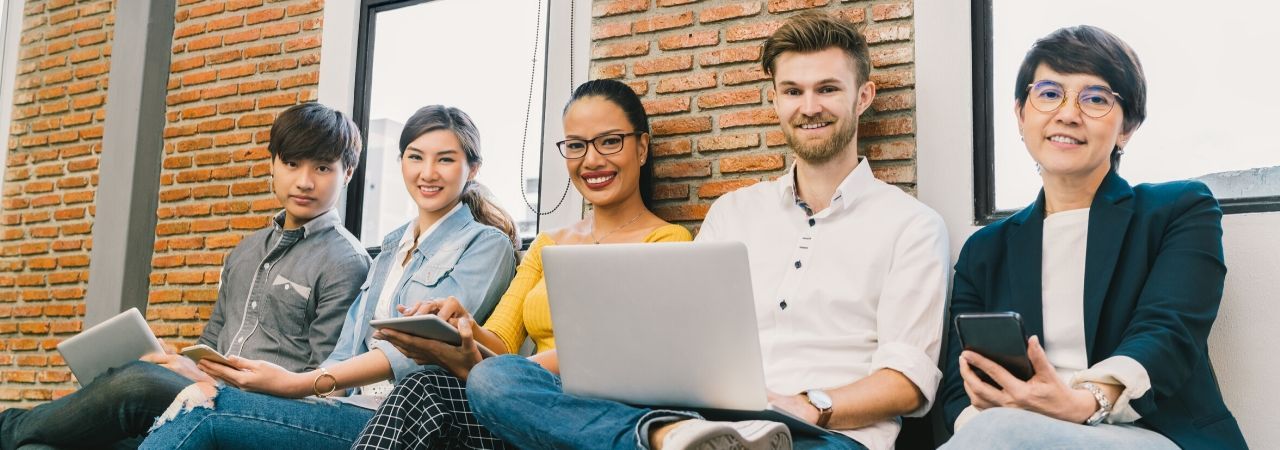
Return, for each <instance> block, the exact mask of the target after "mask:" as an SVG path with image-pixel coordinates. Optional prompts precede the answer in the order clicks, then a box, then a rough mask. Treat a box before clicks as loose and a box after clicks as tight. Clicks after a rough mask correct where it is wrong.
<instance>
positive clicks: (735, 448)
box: [662, 419, 791, 450]
mask: <svg viewBox="0 0 1280 450" xmlns="http://www.w3.org/2000/svg"><path fill="white" fill-rule="evenodd" d="M662 448H663V449H664V450H686V449H690V450H791V431H790V430H787V426H786V425H783V424H781V423H778V422H770V421H767V420H744V421H741V422H711V421H706V420H701V419H691V420H688V421H686V422H685V423H683V424H681V425H680V426H677V427H675V428H674V429H672V430H671V431H670V432H669V433H667V436H666V437H665V438H664V439H663V440H662Z"/></svg>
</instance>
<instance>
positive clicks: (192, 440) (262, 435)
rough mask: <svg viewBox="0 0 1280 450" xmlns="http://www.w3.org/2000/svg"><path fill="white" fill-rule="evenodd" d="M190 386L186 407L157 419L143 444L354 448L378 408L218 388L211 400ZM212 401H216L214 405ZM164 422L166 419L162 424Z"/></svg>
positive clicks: (147, 446)
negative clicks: (353, 444) (172, 415)
mask: <svg viewBox="0 0 1280 450" xmlns="http://www.w3.org/2000/svg"><path fill="white" fill-rule="evenodd" d="M199 387H200V386H191V387H190V388H189V390H188V391H187V392H184V393H183V395H182V396H181V397H187V398H186V399H185V401H186V402H187V404H186V405H184V407H182V408H181V409H180V410H178V408H177V407H178V406H179V403H178V402H174V407H175V408H174V410H175V411H170V412H166V416H168V415H169V414H170V413H171V412H176V415H175V416H174V417H172V418H169V417H166V418H164V420H163V421H157V422H156V423H157V425H158V427H157V428H155V429H153V430H151V434H150V435H148V436H147V440H145V441H143V442H142V447H140V448H143V449H166V450H167V449H213V448H273V449H305V450H327V449H343V450H346V449H349V448H351V444H352V443H354V442H355V440H356V437H358V436H360V430H362V429H364V424H365V422H368V421H369V418H370V417H373V411H372V410H368V409H364V408H360V407H357V406H352V405H349V404H346V403H341V402H338V401H334V400H331V399H317V398H311V397H309V398H305V399H288V398H280V397H274V396H270V395H264V394H255V393H252V392H245V391H242V390H239V389H236V388H232V387H219V388H218V391H217V395H216V396H215V397H214V398H213V399H211V400H212V402H209V401H208V400H210V399H208V398H207V397H206V396H205V395H204V394H203V393H196V392H195V390H197V389H199ZM210 403H212V405H210ZM162 422H163V423H162Z"/></svg>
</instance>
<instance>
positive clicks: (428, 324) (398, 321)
mask: <svg viewBox="0 0 1280 450" xmlns="http://www.w3.org/2000/svg"><path fill="white" fill-rule="evenodd" d="M369 325H371V326H373V327H374V328H377V329H379V330H381V329H383V328H390V329H392V330H396V331H400V332H403V333H408V334H412V335H414V336H417V337H420V338H425V339H431V340H436V341H440V342H444V343H446V344H449V345H455V346H456V345H459V344H462V336H460V335H459V334H458V329H457V328H454V327H453V325H450V324H449V322H445V321H444V319H441V318H440V317H439V316H436V315H435V314H423V315H418V316H404V317H393V318H390V319H374V320H370V321H369ZM476 347H479V349H480V354H481V355H483V356H484V357H485V358H488V357H491V356H495V355H496V354H495V353H493V351H492V350H489V349H488V348H486V347H485V346H484V344H481V343H479V342H476Z"/></svg>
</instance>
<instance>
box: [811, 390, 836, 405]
mask: <svg viewBox="0 0 1280 450" xmlns="http://www.w3.org/2000/svg"><path fill="white" fill-rule="evenodd" d="M805 395H807V396H808V397H809V403H811V404H813V406H814V407H815V408H818V409H830V408H831V396H829V395H827V393H826V392H824V391H822V390H819V389H814V390H811V391H808V392H805Z"/></svg>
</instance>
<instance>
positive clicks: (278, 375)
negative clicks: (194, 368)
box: [199, 356, 312, 398]
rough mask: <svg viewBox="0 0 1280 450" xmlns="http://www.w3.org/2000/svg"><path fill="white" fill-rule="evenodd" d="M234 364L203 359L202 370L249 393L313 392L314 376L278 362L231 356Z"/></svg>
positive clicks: (296, 395)
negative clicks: (281, 365)
mask: <svg viewBox="0 0 1280 450" xmlns="http://www.w3.org/2000/svg"><path fill="white" fill-rule="evenodd" d="M227 362H230V363H231V365H229V366H228V365H225V364H219V363H216V362H213V361H211V360H209V359H202V360H200V364H199V367H200V370H202V371H204V372H205V373H207V374H209V375H211V376H213V377H214V378H217V379H219V380H222V381H224V382H226V383H227V384H230V385H232V386H235V387H237V388H240V389H242V390H245V391H248V392H261V393H264V394H271V395H274V396H277V397H287V398H302V397H306V396H308V395H310V394H311V393H312V392H311V382H312V380H311V379H308V378H307V376H306V375H304V374H299V373H293V372H290V371H288V370H287V369H285V368H283V367H280V366H278V365H275V364H272V363H270V362H267V361H262V360H256V359H245V358H241V357H239V356H228V357H227Z"/></svg>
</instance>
